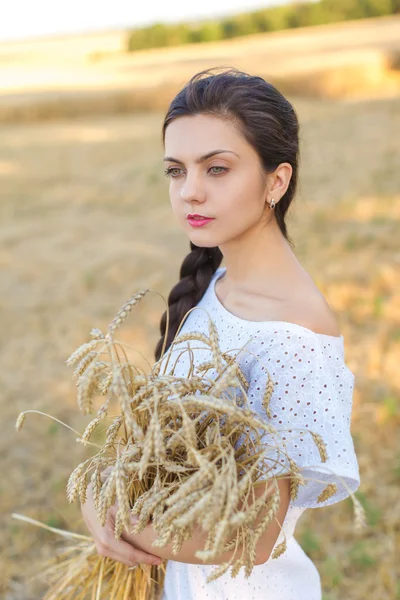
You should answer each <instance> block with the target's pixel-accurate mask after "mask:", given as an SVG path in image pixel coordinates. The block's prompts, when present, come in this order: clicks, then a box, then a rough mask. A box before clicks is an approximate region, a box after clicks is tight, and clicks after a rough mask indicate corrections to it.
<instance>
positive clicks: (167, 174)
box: [164, 167, 182, 177]
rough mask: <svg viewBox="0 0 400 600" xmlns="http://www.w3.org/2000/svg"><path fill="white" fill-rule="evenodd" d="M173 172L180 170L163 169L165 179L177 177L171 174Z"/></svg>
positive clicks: (172, 168) (177, 168)
mask: <svg viewBox="0 0 400 600" xmlns="http://www.w3.org/2000/svg"><path fill="white" fill-rule="evenodd" d="M173 171H182V169H180V168H179V167H169V168H168V169H165V171H164V175H165V176H166V177H177V175H174V174H173Z"/></svg>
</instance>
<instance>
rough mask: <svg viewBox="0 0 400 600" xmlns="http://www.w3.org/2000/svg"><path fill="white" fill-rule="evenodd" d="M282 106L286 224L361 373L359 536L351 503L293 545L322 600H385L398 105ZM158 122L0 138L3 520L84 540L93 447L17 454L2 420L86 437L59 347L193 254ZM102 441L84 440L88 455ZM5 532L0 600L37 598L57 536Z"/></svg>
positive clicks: (395, 540)
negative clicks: (83, 508) (176, 209)
mask: <svg viewBox="0 0 400 600" xmlns="http://www.w3.org/2000/svg"><path fill="white" fill-rule="evenodd" d="M293 101H294V104H295V107H296V109H297V110H298V113H299V116H300V120H301V125H302V164H301V180H300V187H299V193H298V196H297V200H296V202H295V204H294V207H293V208H294V210H293V213H292V217H291V218H290V219H289V228H290V230H291V232H292V236H293V238H294V240H295V242H296V248H297V255H298V257H299V260H300V261H301V262H302V264H303V265H304V266H305V268H306V269H307V270H308V272H309V273H310V274H311V275H312V276H313V278H314V280H315V282H316V283H317V285H319V287H320V289H321V290H322V291H323V293H324V294H325V295H326V297H327V298H328V300H329V301H330V303H331V305H332V307H333V308H334V309H335V310H336V311H337V313H338V315H339V318H340V321H341V325H342V332H343V334H344V336H345V344H346V362H347V364H348V366H349V367H350V369H351V370H352V371H353V372H354V373H355V375H356V390H355V397H354V412H353V425H352V430H353V435H354V439H355V445H356V451H357V455H358V457H359V461H360V469H361V476H362V484H361V488H360V490H359V491H357V492H356V497H357V498H358V499H359V500H360V501H361V502H362V503H363V504H364V505H365V507H366V509H367V521H368V524H369V528H368V532H367V533H366V534H365V536H364V537H362V538H361V539H360V540H358V541H357V542H355V541H354V538H353V535H352V532H351V528H350V527H349V518H348V517H349V511H350V510H351V503H350V501H347V500H346V501H344V502H343V503H341V504H340V505H337V506H333V507H330V508H326V509H325V510H323V511H312V512H311V511H309V512H307V513H306V514H305V515H304V516H303V518H302V520H301V522H300V523H299V524H298V526H297V529H296V537H297V539H298V540H299V541H300V543H301V544H302V545H303V547H304V549H305V550H306V552H307V553H308V554H309V555H310V556H311V558H312V559H313V561H314V562H315V564H316V565H317V567H318V569H319V571H320V573H321V577H322V585H323V589H324V592H325V594H324V600H339V599H341V598H343V597H346V598H352V600H353V599H354V600H361V599H362V598H365V597H367V596H369V595H373V596H374V597H377V598H380V599H382V600H393V599H394V598H396V595H397V596H398V593H399V592H398V583H397V581H398V580H399V578H400V573H399V567H398V561H397V560H396V555H395V549H396V547H398V545H399V543H400V539H399V520H400V518H399V510H398V486H399V482H400V446H399V439H400V438H399V435H398V431H399V423H400V400H399V397H400V374H399V369H398V363H399V356H400V310H399V306H400V298H399V289H400V278H399V272H400V270H399V254H398V252H399V250H398V239H399V231H400V223H399V221H400V179H399V171H398V164H399V162H400V145H399V141H398V136H396V135H395V132H396V131H397V130H398V129H399V127H400V100H399V98H398V97H394V98H392V99H378V98H376V99H374V100H365V101H353V102H341V101H333V100H318V101H317V100H301V99H299V98H297V99H293ZM162 116H163V115H162V114H161V113H154V114H152V115H149V114H144V113H141V114H138V115H135V116H124V115H121V116H112V117H111V116H109V117H107V118H99V117H95V116H94V117H91V118H81V119H76V120H74V121H69V120H59V121H57V122H53V123H49V122H48V123H30V124H24V125H18V124H14V125H13V124H7V125H6V124H3V125H2V126H1V135H0V138H1V146H0V177H1V194H2V202H1V205H0V211H1V213H0V216H1V222H2V228H1V231H0V265H1V267H2V284H3V294H2V300H1V308H2V310H1V312H0V319H1V327H2V331H3V340H4V342H3V346H2V349H1V353H2V356H1V364H2V369H1V388H0V389H1V410H2V423H3V430H2V437H1V441H0V453H1V457H2V459H1V460H2V463H1V464H2V470H3V473H6V477H5V478H3V482H2V484H1V486H0V502H1V510H2V513H3V514H5V515H11V513H12V512H19V513H23V514H26V515H30V516H31V517H33V518H35V519H38V520H40V521H46V522H47V524H48V525H49V526H55V527H58V528H61V529H67V530H72V531H81V532H82V533H86V529H85V527H84V525H83V524H82V520H81V517H80V512H79V510H78V508H77V507H76V506H75V505H69V504H67V503H66V501H65V491H64V490H65V483H66V481H67V479H68V475H69V473H70V471H71V468H72V466H73V465H74V464H78V463H79V462H82V461H83V460H85V459H86V458H87V457H88V448H85V447H82V446H81V445H78V444H75V445H74V444H71V441H73V440H74V439H75V437H76V435H75V434H74V433H72V432H70V431H67V430H64V429H63V428H60V427H59V426H58V425H57V423H52V424H50V425H49V427H48V429H44V428H43V421H42V420H41V419H40V418H39V417H37V418H31V419H30V423H29V432H28V433H27V431H26V430H25V429H23V430H22V431H21V432H20V433H19V434H18V436H19V437H18V440H17V439H16V434H15V428H14V423H15V420H16V418H17V416H18V414H19V413H20V412H21V411H23V410H27V409H28V408H31V407H34V408H36V409H37V410H42V411H44V412H47V413H50V414H53V415H55V416H56V417H58V418H59V419H60V420H61V421H63V422H67V423H68V424H69V425H70V426H71V427H72V428H73V429H75V430H79V431H83V430H84V428H85V426H86V425H87V417H86V418H85V417H83V416H79V415H78V414H77V411H76V408H75V393H74V386H73V385H71V383H70V380H69V378H68V377H67V375H68V374H67V373H66V370H65V359H66V352H65V348H69V349H70V350H71V349H72V348H74V347H76V346H77V345H78V344H81V343H82V342H83V341H84V340H85V339H86V337H87V332H88V331H90V329H91V328H92V327H93V324H95V325H97V327H99V328H100V329H104V328H105V327H106V325H107V322H108V319H109V315H110V310H111V309H112V308H113V307H114V306H115V305H116V304H117V303H118V302H119V300H120V298H121V297H123V296H126V297H127V296H128V294H129V293H130V291H131V289H132V283H133V282H135V285H137V287H143V288H149V287H150V288H152V289H157V290H158V291H160V292H161V293H163V294H164V295H165V296H166V295H167V294H168V292H169V290H170V288H171V286H172V285H173V283H175V282H176V278H177V272H178V266H179V265H180V264H181V261H182V259H183V256H184V255H185V254H186V253H187V252H188V248H189V246H188V240H187V238H186V237H185V236H184V235H183V233H182V231H181V230H180V229H179V227H178V224H177V223H176V222H175V220H174V218H173V215H172V213H171V209H170V205H169V200H168V194H167V185H166V183H165V182H164V181H163V177H162V165H161V158H162V149H161V146H160V126H161V123H162ZM135 311H136V318H135V319H134V320H132V325H131V326H130V327H129V328H126V329H124V330H121V341H124V342H126V343H128V344H133V345H134V346H135V347H137V348H141V351H142V352H143V354H144V355H146V356H150V355H151V353H152V351H153V349H154V347H155V344H156V342H157V340H158V336H157V326H158V323H159V319H160V317H161V314H162V311H163V306H162V305H161V303H160V301H159V299H158V300H157V299H156V298H155V297H154V298H149V299H148V301H147V304H146V308H145V310H143V307H141V305H139V306H138V307H137V308H136V309H135ZM131 358H132V359H133V360H134V361H135V363H136V362H137V361H138V360H139V358H140V357H138V356H137V355H134V356H132V357H131ZM143 367H145V363H143ZM104 433H105V432H104V431H103V432H102V431H101V428H100V431H98V430H96V431H95V432H94V438H93V441H94V442H96V441H99V439H98V438H99V436H100V435H101V434H104ZM72 436H73V437H72ZM17 442H18V443H17ZM366 498H368V501H367V500H366ZM0 527H1V538H2V541H1V544H0V546H1V564H2V569H1V574H0V590H1V593H2V594H3V595H4V597H5V598H6V599H7V600H28V599H29V600H31V599H33V598H39V597H41V596H40V594H41V592H40V589H39V588H35V587H33V586H30V587H29V588H27V587H25V586H24V585H23V584H22V583H21V577H22V576H21V573H24V574H25V573H26V572H27V571H28V572H34V570H35V567H36V565H38V564H39V563H41V561H42V560H43V559H46V558H49V557H51V556H53V555H54V554H55V553H56V552H57V549H58V542H57V541H56V539H55V536H54V534H53V533H50V532H46V531H44V530H40V529H38V528H36V527H32V528H30V527H29V526H28V525H26V524H22V523H17V522H16V521H15V520H13V519H11V516H10V517H9V518H8V519H7V518H6V519H4V521H3V522H2V523H1V525H0Z"/></svg>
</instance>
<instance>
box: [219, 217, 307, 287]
mask: <svg viewBox="0 0 400 600" xmlns="http://www.w3.org/2000/svg"><path fill="white" fill-rule="evenodd" d="M219 248H220V250H221V252H222V254H223V257H224V259H223V260H224V265H225V266H226V274H225V276H224V286H225V289H226V290H229V293H236V292H256V293H267V294H268V293H274V291H275V292H277V293H279V292H282V293H288V292H289V291H290V289H291V288H293V285H294V283H295V282H296V281H299V280H300V278H301V277H304V275H305V274H306V273H305V271H304V269H303V267H302V266H301V265H300V263H299V261H298V260H297V258H296V256H295V255H294V253H293V251H292V249H291V247H290V245H289V243H288V242H287V240H286V239H285V237H284V236H283V235H282V232H281V230H280V229H279V226H278V224H277V223H276V220H275V218H273V219H271V221H270V222H269V223H268V224H267V225H263V226H262V227H261V226H260V227H258V228H257V229H256V230H254V229H252V230H248V231H246V232H245V233H244V234H243V235H242V236H241V237H240V238H235V239H234V240H230V241H229V242H227V243H226V244H222V245H220V246H219Z"/></svg>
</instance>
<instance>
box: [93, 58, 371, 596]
mask: <svg viewBox="0 0 400 600" xmlns="http://www.w3.org/2000/svg"><path fill="white" fill-rule="evenodd" d="M163 143H164V147H165V157H164V162H165V167H166V175H167V176H168V177H169V178H170V188H169V194H170V200H171V205H172V209H173V211H174V214H175V217H176V218H177V219H178V221H179V223H180V224H181V226H182V228H183V230H184V232H185V233H186V234H187V235H188V237H189V239H190V247H191V252H190V253H189V254H188V255H187V256H186V258H185V259H184V261H183V264H182V266H181V270H180V281H179V282H178V283H177V284H176V285H175V286H174V288H173V289H172V291H171V293H170V295H169V297H168V303H169V309H170V318H171V321H170V329H169V331H168V332H166V331H165V327H166V313H165V314H164V315H163V317H162V319H161V334H162V336H161V339H160V340H159V342H158V344H157V347H156V352H155V354H156V359H157V360H158V359H159V358H162V357H161V349H162V344H163V340H164V336H165V335H167V349H168V348H169V346H170V344H171V341H172V339H173V337H174V335H175V333H176V331H177V328H178V326H179V324H180V323H181V321H182V319H183V318H184V316H185V314H186V313H187V312H188V311H189V310H190V309H191V308H193V307H198V308H202V309H205V310H193V311H192V312H191V313H190V315H189V316H188V317H187V318H186V320H185V321H184V325H183V328H182V329H181V333H184V332H186V331H190V330H192V331H202V332H204V333H208V316H207V312H208V314H209V315H210V316H211V317H212V319H213V320H214V322H215V324H216V325H217V328H218V333H219V339H220V345H221V350H222V351H224V352H228V351H229V350H231V349H236V350H238V349H239V348H241V347H242V346H243V345H244V344H245V342H246V341H247V340H249V338H250V337H252V338H253V340H252V345H251V347H248V348H247V349H250V348H251V352H252V353H253V355H251V354H246V353H244V354H243V355H241V358H240V364H241V367H242V369H243V370H244V372H245V374H246V377H247V379H248V381H249V382H250V386H249V389H248V392H247V395H248V397H249V399H250V402H251V404H252V408H253V409H254V410H255V411H257V412H258V413H259V414H260V415H262V417H263V418H264V419H268V418H269V417H268V416H267V414H266V413H265V412H264V410H263V408H262V404H261V399H262V396H263V390H264V389H265V385H266V381H267V372H269V373H270V374H271V376H272V378H273V381H274V392H273V395H272V398H271V401H270V409H271V421H272V424H273V425H275V427H276V428H277V429H280V428H281V429H282V430H285V432H284V433H283V434H282V442H284V443H285V444H286V451H287V454H288V456H290V457H291V458H292V459H293V460H295V461H296V463H297V464H298V465H299V466H300V467H301V471H302V474H303V476H304V477H305V478H306V480H307V485H306V486H301V487H300V491H299V495H298V497H297V498H296V500H295V501H291V500H290V495H289V478H286V479H284V478H281V479H279V486H280V493H281V502H280V508H279V511H278V513H277V515H276V517H277V518H276V520H275V522H274V521H273V522H271V524H270V526H269V527H268V529H267V530H266V532H265V534H264V535H263V537H262V538H261V539H260V541H259V543H258V545H257V547H256V566H255V567H254V569H253V572H252V574H251V576H250V578H248V579H246V578H245V577H244V574H243V572H242V571H243V570H242V571H241V572H240V573H239V575H238V576H237V577H236V578H235V579H232V578H231V576H230V574H229V572H228V573H227V574H226V575H224V576H222V577H220V578H219V579H217V580H216V581H214V582H212V583H209V584H207V583H206V579H207V576H208V575H209V574H210V573H211V572H212V571H213V570H214V568H215V567H214V566H213V565H210V564H204V563H203V562H202V561H201V560H199V559H198V558H197V557H196V555H195V553H196V550H197V549H200V548H203V545H204V532H202V531H201V530H198V531H197V532H196V534H195V535H194V536H193V538H192V539H191V540H190V541H188V542H186V543H185V544H184V545H183V547H182V549H181V551H180V552H179V553H178V554H176V555H173V554H172V551H171V548H170V547H169V546H167V547H166V548H162V549H161V548H157V549H156V548H155V547H153V546H152V541H153V540H154V539H155V537H156V536H155V534H154V531H153V529H152V527H151V523H149V525H148V526H147V527H146V529H145V530H144V531H143V532H142V533H140V534H139V535H136V536H133V535H129V534H127V533H124V534H123V539H121V540H119V541H116V540H115V539H114V535H113V518H114V516H115V511H114V507H112V508H111V509H110V510H109V519H108V522H107V524H106V526H105V527H104V528H102V527H100V526H99V523H98V521H97V518H96V514H95V511H94V508H93V502H92V496H91V495H90V493H89V495H88V500H87V502H86V503H85V504H84V505H83V506H82V511H83V516H84V518H85V521H86V523H87V525H88V528H89V529H90V531H91V533H92V535H93V536H94V538H95V540H96V544H97V548H98V551H99V552H100V553H101V554H103V555H105V556H110V557H112V558H114V559H116V560H118V561H120V562H123V563H125V564H129V565H135V564H138V563H148V564H157V561H159V558H158V557H162V558H166V559H168V561H169V562H168V565H167V572H166V578H165V586H164V595H163V599H164V600H203V599H204V600H205V599H207V600H235V599H236V598H240V599H241V600H250V599H251V600H261V599H262V600H320V599H321V596H322V591H321V582H320V576H319V573H318V571H317V569H316V567H315V565H314V564H313V562H312V561H311V559H310V558H309V557H308V556H307V555H306V554H305V552H304V551H303V550H302V548H301V547H300V545H299V544H298V543H297V541H296V539H295V538H294V536H293V533H294V529H295V526H296V522H297V520H298V518H299V517H300V515H301V514H302V513H303V512H304V511H305V510H306V509H307V508H317V507H321V506H327V505H330V504H333V503H335V502H339V501H341V500H343V499H344V498H346V497H348V496H349V494H350V491H352V492H353V491H355V490H356V489H357V488H358V487H359V484H360V478H359V470H358V462H357V458H356V455H355V451H354V445H353V440H352V436H351V433H350V423H351V410H352V395H353V386H354V376H353V374H352V372H351V371H350V370H349V369H348V367H347V366H346V364H345V360H344V339H343V336H342V335H341V334H340V331H339V328H338V323H337V320H336V318H335V315H334V313H333V312H332V310H331V309H330V307H329V304H328V302H327V301H326V300H325V298H324V297H323V295H322V294H321V292H320V291H319V290H318V288H317V287H316V285H315V284H314V282H313V280H312V278H311V277H310V276H309V275H308V274H307V272H306V271H305V270H304V269H303V267H302V266H301V264H300V263H299V261H298V260H297V258H296V256H295V254H294V252H293V250H292V247H293V244H292V242H291V240H290V238H289V235H288V232H287V228H286V222H285V217H286V213H287V211H288V209H289V206H290V204H291V203H292V201H293V198H294V195H295V190H296V183H297V176H298V157H299V124H298V119H297V116H296V113H295V111H294V109H293V107H292V105H291V104H290V103H289V102H288V100H287V99H286V98H285V97H284V96H283V95H282V94H281V93H280V92H279V91H278V90H277V89H276V88H275V87H274V86H273V85H271V84H270V83H268V82H266V81H265V80H264V79H262V78H261V77H256V76H251V75H248V74H246V73H243V72H240V71H238V70H236V69H228V70H225V71H223V72H220V73H213V72H212V70H207V71H202V72H200V73H198V74H197V75H195V76H194V77H193V78H192V79H191V80H190V81H189V83H188V84H187V85H186V86H185V87H184V88H183V89H182V90H181V91H180V92H179V93H178V95H177V96H176V97H175V98H174V100H173V101H172V103H171V105H170V107H169V110H168V112H167V115H166V117H165V121H164V126H163ZM222 259H224V261H225V267H221V266H220V265H221V262H222ZM178 351H179V348H178V347H175V348H174V352H178ZM204 352H205V351H204ZM194 358H195V362H197V361H203V360H204V359H205V357H204V355H203V350H200V351H199V352H198V353H196V352H194ZM188 360H189V358H188V353H186V354H183V355H182V357H181V360H180V361H179V362H178V367H177V368H178V370H177V371H175V374H177V375H180V374H184V373H187V361H188ZM238 360H239V359H238ZM173 362H174V361H171V363H173ZM291 427H293V428H296V430H297V431H298V430H299V428H301V429H302V430H304V431H302V433H303V435H300V436H299V435H293V434H292V436H291V435H290V432H291ZM307 429H309V430H311V431H315V432H316V433H319V434H320V435H321V436H322V437H323V439H324V441H325V443H326V446H327V452H328V461H327V462H326V463H324V464H322V463H321V459H320V456H319V453H318V449H317V448H316V446H315V444H314V442H313V440H312V437H311V435H307ZM281 462H282V463H284V464H283V465H282V466H283V467H285V464H286V463H285V459H281ZM324 465H325V466H327V467H329V468H330V469H332V471H333V472H334V473H336V474H337V475H340V476H341V478H342V481H344V482H345V484H346V485H342V483H341V480H339V479H337V478H336V477H335V476H334V475H333V474H332V471H327V470H326V469H324ZM276 468H277V467H275V469H276ZM328 483H336V484H337V492H336V493H335V494H334V495H332V496H331V497H329V498H328V499H327V500H325V501H324V502H322V503H317V497H318V495H319V494H320V493H321V491H322V490H323V489H324V488H325V487H326V485H327V484H328ZM281 529H282V530H281ZM283 533H284V534H285V536H286V541H287V549H286V551H285V552H284V553H283V554H282V555H281V556H279V557H278V558H277V559H272V558H270V557H271V554H272V551H273V549H274V548H275V546H276V545H277V544H279V543H280V542H281V541H282V540H283V539H284V538H283ZM156 555H157V556H156ZM228 556H230V555H229V553H225V554H224V555H223V556H221V559H220V560H219V561H216V562H215V564H219V563H222V562H224V561H225V560H226V558H227V557H228Z"/></svg>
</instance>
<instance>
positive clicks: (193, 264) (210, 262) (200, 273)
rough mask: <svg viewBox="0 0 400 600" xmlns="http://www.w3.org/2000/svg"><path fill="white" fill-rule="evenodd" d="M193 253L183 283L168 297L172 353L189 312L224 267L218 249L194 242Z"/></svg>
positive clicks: (162, 328) (184, 265) (162, 324)
mask: <svg viewBox="0 0 400 600" xmlns="http://www.w3.org/2000/svg"><path fill="white" fill-rule="evenodd" d="M190 248H191V252H189V254H188V255H187V256H186V257H185V259H184V261H183V263H182V265H181V269H180V273H179V276H180V280H179V281H178V283H177V284H176V285H175V286H174V287H173V288H172V290H171V292H170V294H169V296H168V307H169V331H168V332H167V343H166V346H165V350H168V348H169V346H170V345H171V342H172V340H173V339H174V337H175V334H176V332H177V330H178V327H179V325H180V323H181V321H182V319H183V318H184V316H185V315H186V313H187V312H188V311H189V310H190V309H191V308H193V307H194V306H196V305H197V303H198V302H199V301H200V300H201V298H202V297H203V295H204V293H205V291H206V290H207V288H208V286H209V283H210V281H211V278H212V276H213V274H214V273H215V271H216V270H217V269H218V267H219V265H220V264H221V261H222V258H223V255H222V252H221V250H220V249H219V247H218V246H216V247H214V248H204V247H200V246H196V245H195V244H193V242H190ZM166 324H167V311H165V312H164V314H163V316H162V317H161V322H160V333H161V338H160V340H159V341H158V343H157V346H156V349H155V359H156V361H157V360H159V358H160V357H161V350H162V346H163V342H164V337H165V335H166V331H165V330H166Z"/></svg>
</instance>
